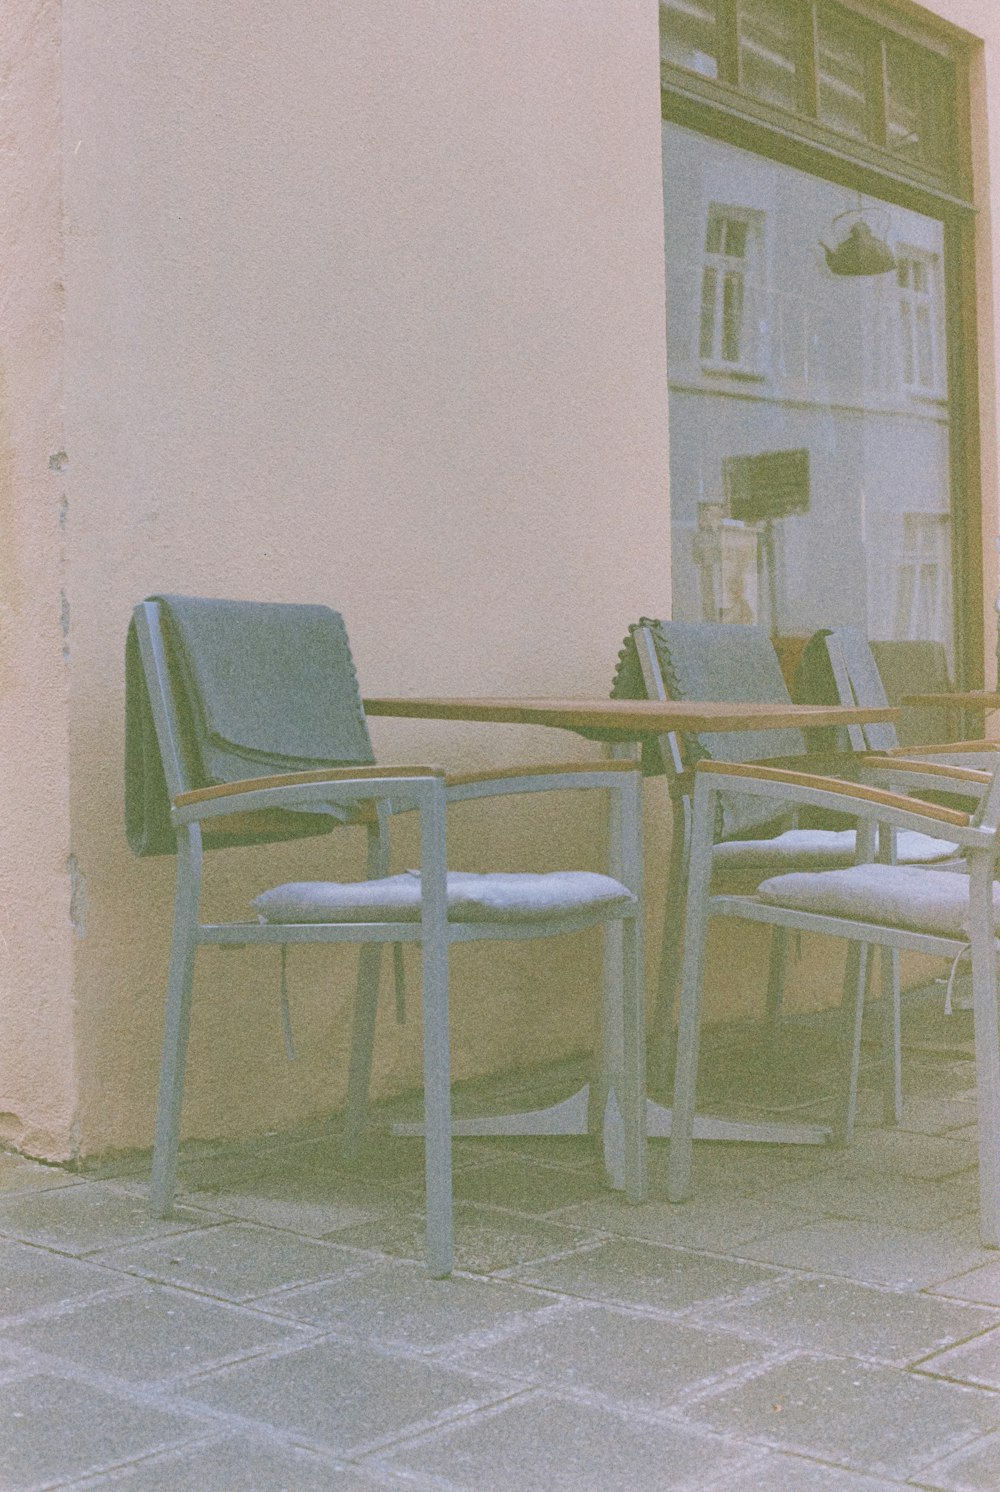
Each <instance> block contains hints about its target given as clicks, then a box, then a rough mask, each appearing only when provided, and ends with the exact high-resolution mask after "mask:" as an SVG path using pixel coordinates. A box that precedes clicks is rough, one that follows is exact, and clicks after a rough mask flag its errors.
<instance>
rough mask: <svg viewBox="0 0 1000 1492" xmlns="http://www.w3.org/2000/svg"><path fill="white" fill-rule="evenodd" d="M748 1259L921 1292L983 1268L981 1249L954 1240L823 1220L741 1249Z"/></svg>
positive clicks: (984, 1251) (928, 1234)
mask: <svg viewBox="0 0 1000 1492" xmlns="http://www.w3.org/2000/svg"><path fill="white" fill-rule="evenodd" d="M738 1251H739V1253H740V1254H741V1255H745V1256H746V1257H747V1258H748V1259H760V1260H762V1261H764V1262H766V1263H769V1264H781V1265H785V1266H787V1267H789V1268H792V1269H807V1270H811V1271H812V1270H814V1271H816V1272H817V1273H820V1274H840V1275H847V1276H848V1277H849V1278H851V1279H855V1280H860V1281H861V1282H863V1283H866V1284H872V1285H895V1286H897V1287H899V1288H909V1289H920V1288H922V1287H924V1286H927V1285H933V1284H936V1283H937V1282H938V1281H939V1280H941V1279H947V1278H948V1276H949V1275H952V1274H955V1273H956V1272H957V1271H958V1270H959V1269H960V1268H961V1265H962V1263H963V1262H964V1263H965V1264H966V1266H967V1267H968V1268H970V1269H971V1268H972V1266H973V1265H974V1264H976V1263H982V1262H983V1261H984V1260H985V1259H986V1258H987V1257H988V1256H987V1253H986V1250H985V1249H981V1248H977V1247H976V1246H975V1244H973V1243H964V1242H961V1241H960V1240H959V1238H958V1236H957V1235H955V1236H951V1235H947V1234H942V1233H917V1232H916V1231H914V1230H913V1229H905V1228H894V1227H888V1226H882V1225H880V1224H879V1223H869V1222H863V1221H862V1222H848V1221H844V1220H843V1219H840V1218H825V1219H824V1220H823V1221H822V1222H818V1223H809V1224H807V1225H806V1226H805V1227H803V1228H793V1229H791V1230H790V1231H789V1232H787V1233H776V1234H775V1235H774V1236H773V1237H772V1238H764V1239H758V1240H756V1241H755V1242H753V1243H747V1244H740V1245H739V1250H738Z"/></svg>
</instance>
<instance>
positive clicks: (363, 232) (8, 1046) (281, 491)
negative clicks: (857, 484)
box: [0, 0, 1000, 1157]
mask: <svg viewBox="0 0 1000 1492" xmlns="http://www.w3.org/2000/svg"><path fill="white" fill-rule="evenodd" d="M934 9H935V10H936V11H937V12H938V13H940V14H941V15H943V16H945V17H947V18H950V19H952V20H954V21H955V22H956V23H958V24H962V25H965V26H967V27H968V28H970V29H971V30H973V31H978V32H979V33H980V34H984V35H988V37H989V38H990V40H989V44H988V45H987V47H986V49H985V51H984V53H983V57H982V62H981V66H980V69H979V73H978V80H979V81H978V99H977V113H978V119H979V126H980V128H979V134H978V137H977V161H978V170H979V174H980V182H981V183H982V191H983V194H984V195H983V201H984V203H985V202H988V199H989V196H990V193H991V192H992V191H994V190H995V188H994V185H993V181H992V177H991V174H990V172H991V162H992V161H995V160H996V159H997V158H998V156H997V145H998V144H1000V141H998V140H997V138H996V133H997V130H998V129H1000V123H998V120H1000V62H998V43H1000V17H998V18H994V16H993V14H992V7H991V6H989V5H987V4H985V3H983V4H979V5H974V4H972V3H971V0H969V3H965V4H961V3H958V0H954V3H948V4H945V3H943V0H941V3H939V4H937V5H935V7H934ZM17 10H18V14H17V15H16V16H14V17H11V16H10V15H9V13H8V14H6V15H5V17H4V18H3V19H0V55H3V56H5V57H8V58H9V59H10V60H9V66H10V70H11V76H12V78H14V79H16V87H15V88H14V89H13V91H10V90H7V89H5V90H4V105H3V107H4V108H5V109H7V110H8V111H9V114H10V126H11V129H12V130H13V131H14V137H15V143H16V145H17V151H16V152H15V153H12V154H11V155H10V156H8V154H7V153H6V152H4V153H3V154H2V155H0V173H2V175H3V185H4V188H5V189H6V188H7V187H8V184H10V185H12V186H13V187H14V188H15V195H14V201H15V203H16V205H17V206H18V207H19V209H20V210H19V211H18V212H16V213H14V214H10V215H9V216H8V218H7V220H6V222H5V225H4V226H3V227H2V228H0V256H2V263H0V270H2V271H3V273H2V275H0V284H2V285H3V286H4V287H5V289H4V292H3V293H4V294H5V295H6V296H7V297H8V300H9V312H8V314H7V315H6V316H5V318H4V323H3V339H4V341H3V345H2V347H0V355H2V357H3V359H4V364H5V371H4V377H5V379H6V386H7V392H6V395H5V402H4V404H3V405H2V406H0V433H2V438H3V440H4V442H5V446H6V448H7V450H9V456H8V458H7V459H6V462H5V465H4V467H3V469H2V477H3V478H6V479H7V485H6V486H4V485H2V482H0V511H2V512H3V515H4V523H5V530H6V533H7V535H9V537H5V542H4V545H3V546H2V548H0V567H6V568H5V569H4V570H3V576H4V583H3V594H2V595H0V628H2V631H0V687H2V688H3V691H4V710H3V712H0V741H2V743H3V746H4V748H5V760H6V761H8V762H10V763H12V764H13V766H14V768H15V770H14V771H13V772H12V773H9V774H5V777H4V780H3V784H2V786H0V795H2V801H3V804H4V808H5V809H6V812H5V815H4V825H5V827H8V826H9V835H10V839H9V843H11V844H12V845H14V846H15V851H14V853H12V854H10V855H8V856H6V857H4V860H3V863H2V867H0V876H2V877H3V881H2V902H0V918H2V923H0V930H2V932H3V936H4V943H3V944H0V959H2V960H3V962H2V964H0V967H2V969H3V979H4V989H3V995H4V1001H5V1004H6V1006H7V1008H8V1011H9V1012H10V1014H9V1015H8V1018H7V1019H6V1020H5V1022H4V1023H3V1024H2V1025H0V1095H5V1094H7V1093H9V1094H10V1095H11V1097H10V1098H9V1099H8V1098H6V1097H0V1106H4V1107H9V1108H10V1109H11V1110H12V1112H13V1114H14V1115H15V1117H13V1118H11V1119H9V1120H3V1121H0V1122H2V1123H3V1124H4V1125H5V1128H4V1129H3V1130H2V1131H0V1138H2V1137H3V1136H7V1137H9V1138H11V1139H12V1140H13V1141H14V1142H15V1143H20V1144H22V1145H23V1146H24V1147H25V1148H27V1149H29V1150H31V1151H32V1152H33V1153H36V1154H44V1155H50V1156H53V1157H64V1156H66V1155H69V1154H71V1153H73V1152H74V1151H75V1150H77V1149H79V1150H82V1151H83V1152H84V1153H94V1152H97V1151H101V1150H107V1149H112V1148H118V1147H125V1146H135V1145H147V1144H148V1143H149V1142H150V1139H151V1128H152V1113H153V1103H154V1086H155V1074H156V1067H157V1062H158V1047H159V1040H160V1028H161V1019H162V1009H163V998H164V985H165V975H166V958H167V947H168V936H169V922H170V913H171V907H170V899H171V891H172V879H173V867H172V864H171V863H169V862H155V861H154V862H132V861H130V860H129V857H128V852H127V849H126V846H125V843H124V837H123V833H122V827H121V793H122V786H121V757H122V705H123V673H122V645H123V639H124V632H125V627H126V623H127V619H128V615H129V612H130V610H131V607H132V606H133V605H134V603H135V602H136V600H138V599H139V598H140V597H142V596H143V595H144V594H146V593H149V592H152V591H158V590H182V591H191V592H199V593H203V594H218V595H230V596H247V597H261V598H273V599H308V600H315V601H325V602H329V603H330V604H332V605H334V606H337V607H339V608H340V609H342V610H343V611H344V613H345V615H346V617H347V620H348V624H349V626H350V629H351V634H352V639H353V642H354V647H355V651H356V656H357V662H358V665H359V669H360V673H361V677H362V682H363V687H364V688H365V689H366V690H367V692H369V693H379V692H391V691H399V692H406V691H434V690H438V691H441V692H463V691H468V692H472V691H475V692H503V691H517V692H522V693H528V694H530V693H542V692H545V691H557V692H560V693H573V692H577V693H590V692H595V693H603V692H605V691H606V689H607V687H608V683H609V679H610V674H611V670H612V668H613V665H614V661H615V656H616V652H617V648H618V645H619V642H620V639H621V635H622V632H623V630H624V628H625V626H626V624H627V622H628V621H629V620H630V619H632V618H633V617H634V616H635V615H637V614H639V613H640V612H642V611H651V612H659V613H661V614H663V613H665V612H666V611H667V610H668V607H669V592H668V576H669V513H668V500H667V499H668V494H667V460H666V370H665V366H664V345H663V344H664V338H663V255H662V207H661V200H660V193H661V186H660V181H661V176H660V164H659V149H660V146H659V139H660V129H659V107H658V92H657V42H656V4H655V0H621V3H619V4H616V5H613V6H609V5H607V4H605V3H603V0H584V3H582V4H580V5H577V6H574V7H573V8H572V11H571V13H570V12H568V11H567V8H566V6H565V5H564V4H563V3H561V0H510V3H507V4H504V5H502V6H488V5H475V4H473V5H470V4H466V3H464V0H453V3H451V4H444V5H442V4H438V3H431V0H387V3H385V4H382V5H379V6H372V5H370V4H368V3H365V0H345V3H343V4H340V5H336V6H331V5H330V4H329V3H328V0H297V3H296V4H295V5H294V6H257V5H251V6H248V5H247V4H246V3H245V0H218V3H215V4H212V5H211V6H206V5H204V4H203V3H201V0H159V3H157V4H155V5H148V4H144V3H141V0H121V3H117V4H115V5H108V4H106V3H103V0H63V3H62V6H61V8H60V6H59V4H58V3H56V0H50V3H49V4H44V3H42V4H36V5H33V6H30V7H29V6H27V5H20V6H18V7H17ZM8 43H9V45H7V44H8ZM60 49H61V63H62V72H61V76H60V71H59V68H60ZM63 207H64V212H65V216H64V217H61V215H60V214H61V211H62V209H63ZM980 233H981V235H982V249H983V252H982V255H981V266H982V274H983V297H982V306H983V308H984V318H983V319H984V322H985V327H984V332H985V336H984V347H985V351H986V356H985V358H984V368H985V369H986V371H985V373H984V427H985V429H986V431H987V434H988V437H989V441H988V455H987V459H986V462H985V470H986V474H987V490H988V510H989V513H990V515H991V517H990V519H989V520H988V522H987V524H986V527H987V528H988V529H989V541H990V550H991V551H992V533H993V532H994V531H995V523H994V522H993V519H992V514H993V513H994V512H995V507H996V485H995V479H994V465H995V459H994V458H995V448H996V443H995V436H994V434H993V432H994V430H995V424H996V403H995V380H994V378H993V345H994V343H995V340H996V337H995V326H994V320H993V318H994V308H993V301H992V297H991V294H990V287H991V285H992V283H993V277H994V270H995V264H994V256H995V253H996V250H995V248H994V246H993V242H992V237H991V233H990V214H989V211H988V210H987V211H985V212H984V213H983V214H982V216H981V218H980ZM39 246H41V248H40V247H39ZM60 281H62V282H64V283H65V287H66V288H65V303H63V299H62V296H61V290H60ZM8 286H11V287H13V288H12V289H10V290H9V291H8V290H7V288H6V287H8ZM63 363H64V367H63ZM62 450H65V452H66V454H67V460H66V461H63V460H61V459H60V460H57V461H56V462H55V467H56V468H57V469H56V470H50V469H49V464H48V463H49V457H50V456H53V455H56V454H57V453H58V452H60V451H62ZM63 503H64V508H61V504H63ZM60 515H61V516H62V521H63V528H62V529H61V528H60ZM63 595H64V598H65V599H64V600H63V599H62V598H63ZM989 625H990V627H992V618H990V623H989ZM63 626H64V627H65V637H64V636H63V632H62V630H61V627H63ZM988 635H990V634H989V633H988ZM64 653H65V660H64V656H63V655H64ZM374 734H375V738H376V748H377V750H378V752H379V755H380V756H381V757H383V758H384V759H386V760H392V759H396V760H406V761H413V760H420V759H424V760H428V759H432V760H444V761H446V762H448V763H449V764H454V765H473V764H480V763H486V762H505V761H512V760H514V759H516V758H519V757H524V758H527V759H538V758H542V757H549V758H556V757H560V756H564V755H565V754H566V751H567V742H566V741H564V740H563V739H561V738H560V737H559V736H557V735H556V734H554V733H553V734H551V735H549V734H547V733H544V732H531V731H518V730H514V729H502V730H489V729H487V728H485V727H466V728H460V727H455V726H448V727H443V726H441V727H435V726H419V725H415V724H404V723H401V722H396V723H393V722H375V725H374ZM580 749H581V750H588V751H590V750H592V749H593V748H583V747H581V748H580ZM67 784H68V788H69V791H68V792H67ZM650 798H651V817H652V820H653V823H652V827H653V828H654V829H658V828H659V827H661V825H660V818H661V816H662V802H661V799H660V796H659V795H658V794H657V793H656V792H652V793H651V794H650ZM70 808H71V817H70ZM598 824H599V815H597V813H596V810H595V808H594V806H593V805H590V806H586V805H585V806H584V807H575V806H573V805H572V804H567V805H566V806H564V807H553V808H551V809H550V810H549V812H548V814H547V816H546V820H545V822H544V824H543V825H542V827H541V829H539V828H538V827H537V820H536V818H535V806H534V805H533V806H532V810H531V812H530V813H529V812H526V811H524V810H521V809H517V808H511V807H499V806H490V807H487V808H475V807H473V808H466V809H463V810H460V811H459V812H458V813H457V814H456V816H455V819H454V821H453V835H452V846H453V860H454V862H455V863H459V864H461V863H464V864H466V865H470V866H474V865H477V864H480V863H492V864H495V865H497V864H501V863H511V864H513V863H520V864H528V865H534V864H538V865H542V864H544V863H558V862H559V861H564V862H565V863H570V862H572V861H576V862H578V863H581V864H595V863H597V857H598V855H599V840H600V836H599V834H596V833H595V832H594V830H595V829H596V828H597V826H598ZM352 833H353V831H349V832H345V834H344V835H343V836H342V838H341V839H340V840H339V842H338V843H337V844H335V845H334V844H333V843H332V842H322V841H321V842H319V843H318V845H312V846H310V845H305V846H302V847H300V848H298V849H296V850H291V849H288V850H283V851H279V852H278V853H277V854H275V855H274V856H273V857H272V856H266V855H258V856H256V857H255V856H254V855H253V854H251V853H250V852H235V851H233V852H227V853H226V854H224V855H222V856H219V857H217V860H216V875H217V877H218V882H219V884H218V889H217V891H215V892H213V893H212V896H211V897H210V900H209V907H211V906H212V905H219V906H224V907H226V908H228V909H231V910H237V909H241V908H242V907H244V906H245V903H246V901H247V899H248V898H249V896H250V895H252V894H253V893H254V891H255V890H257V889H260V887H261V885H263V884H264V882H265V880H266V879H272V878H274V877H278V876H282V877H283V876H285V875H288V874H293V873H294V874H296V875H309V874H341V875H354V874H360V873H361V862H360V854H361V845H360V844H359V843H357V842H356V841H354V840H353V839H352V837H351V835H352ZM412 853H413V850H412V845H409V844H408V843H407V842H406V840H405V836H404V839H403V842H402V843H401V844H400V847H399V852H398V863H399V864H400V865H405V864H407V863H410V861H409V859H408V857H410V856H412ZM71 872H72V873H71ZM659 887H660V877H659V875H657V877H656V878H655V880H654V892H655V891H658V890H659ZM352 964H353V960H352V959H351V958H350V957H349V956H344V957H340V956H338V953H337V951H332V950H327V951H323V952H320V951H316V950H301V951H299V952H298V953H297V954H296V955H295V956H293V959H292V962H291V975H292V1000H293V1011H294V1017H295V1024H296V1030H297V1035H298V1039H299V1046H300V1049H301V1052H302V1056H301V1058H300V1061H299V1062H298V1063H297V1064H296V1065H295V1066H294V1067H291V1068H289V1066H288V1065H287V1063H286V1061H285V1058H284V1055H283V1049H282V1045H281V1040H280V1034H279V1029H278V1021H277V974H276V959H275V958H274V957H268V955H267V953H261V952H258V953H251V952H233V953H221V952H218V951H215V950H207V951H205V952H204V953H203V954H202V955H201V956H200V958H199V978H198V998H197V1003H196V1010H195V1023H194V1031H193V1037H192V1060H191V1070H190V1081H189V1087H188V1095H187V1102H186V1108H185V1129H186V1132H187V1133H189V1134H203V1135H204V1134H222V1133H235V1132H240V1131H247V1130H259V1129H264V1128H268V1127H273V1126H275V1125H279V1124H280V1125H286V1124H290V1123H294V1122H295V1121H296V1120H297V1119H300V1118H303V1117H306V1116H308V1115H310V1114H313V1113H317V1112H320V1111H323V1110H325V1109H329V1108H330V1107H332V1106H335V1105H336V1104H337V1103H338V1102H339V1101H340V1098H341V1096H342V1092H343V1084H344V1071H345V1054H346V1039H347V1038H346V1020H347V1013H348V1009H349V991H350V984H351V969H352ZM454 965H455V976H456V981H455V982H456V995H455V1028H456V1043H455V1044H456V1067H457V1071H458V1073H459V1074H460V1075H469V1074H472V1073H477V1072H482V1071H488V1070H495V1069H497V1068H500V1067H503V1066H506V1065H510V1064H512V1063H530V1062H533V1061H537V1060H542V1059H544V1058H545V1057H548V1056H553V1055H557V1054H559V1053H562V1052H565V1051H566V1050H568V1049H574V1048H578V1047H580V1046H584V1045H586V1042H587V1039H588V1036H589V1032H590V1029H591V1024H592V1014H593V990H594V985H595V982H596V978H597V974H598V958H597V947H596V944H595V943H594V942H593V941H590V942H588V941H587V940H586V939H584V940H583V941H582V942H580V943H578V944H577V945H574V947H573V949H572V950H571V949H570V946H569V945H568V944H566V945H559V944H552V945H548V946H547V947H544V948H543V947H542V945H526V946H525V947H524V948H523V949H519V948H512V949H507V948H503V950H502V952H498V951H497V950H495V949H490V950H488V951H487V950H484V949H459V950H457V952H456V956H455V960H454ZM413 982H414V984H416V982H417V981H416V974H415V971H414V979H413ZM542 991H544V998H543V997H542ZM388 1003H389V1002H386V1004H387V1006H388ZM418 1036H419V1033H418V1021H417V1020H416V1018H414V1019H413V1020H411V1023H410V1024H409V1025H408V1026H407V1027H406V1028H404V1029H402V1030H399V1029H397V1028H396V1027H395V1026H394V1025H393V1024H392V1022H391V1018H389V1017H388V1016H387V1018H386V1020H385V1024H384V1029H383V1031H382V1033H381V1040H380V1045H379V1054H380V1055H379V1068H378V1073H377V1084H378V1087H379V1089H380V1091H386V1090H389V1089H399V1088H403V1087H407V1086H411V1085H413V1084H415V1083H416V1082H417V1081H418V1080H419V1039H418Z"/></svg>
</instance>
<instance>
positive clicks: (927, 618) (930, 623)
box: [892, 513, 951, 640]
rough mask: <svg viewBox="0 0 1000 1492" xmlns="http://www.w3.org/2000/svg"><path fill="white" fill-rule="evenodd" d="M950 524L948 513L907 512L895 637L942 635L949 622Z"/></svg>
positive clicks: (899, 576) (904, 525)
mask: <svg viewBox="0 0 1000 1492" xmlns="http://www.w3.org/2000/svg"><path fill="white" fill-rule="evenodd" d="M950 537H951V536H950V525H949V522H948V517H947V514H945V513H905V514H904V515H903V546H902V558H901V560H900V565H899V574H898V579H897V589H896V617H895V625H894V627H893V633H892V635H893V637H896V638H901V639H903V640H907V639H909V640H914V639H918V638H939V637H941V636H942V634H943V632H944V630H945V628H946V626H947V609H948V551H949V542H950Z"/></svg>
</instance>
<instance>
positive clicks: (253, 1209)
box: [180, 1174, 391, 1238]
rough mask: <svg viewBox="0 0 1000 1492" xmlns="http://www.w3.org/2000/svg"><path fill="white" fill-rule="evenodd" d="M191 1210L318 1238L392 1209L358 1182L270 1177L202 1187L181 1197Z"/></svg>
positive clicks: (379, 1193) (378, 1194)
mask: <svg viewBox="0 0 1000 1492" xmlns="http://www.w3.org/2000/svg"><path fill="white" fill-rule="evenodd" d="M180 1195H181V1196H182V1198H183V1200H184V1201H185V1202H186V1203H188V1204H189V1205H190V1206H192V1207H204V1208H207V1209H209V1210H210V1211H212V1212H214V1213H215V1214H217V1215H219V1216H222V1217H234V1218H242V1219H243V1220H244V1221H246V1222H251V1223H263V1224H264V1225H265V1226H266V1227H271V1228H288V1229H291V1230H292V1231H293V1232H296V1233H305V1234H307V1235H309V1236H311V1237H313V1238H322V1237H323V1235H324V1234H326V1233H331V1232H333V1231H334V1230H335V1229H337V1228H351V1227H355V1226H356V1225H357V1224H358V1223H367V1222H372V1221H374V1220H375V1219H376V1218H378V1217H380V1216H381V1215H382V1214H383V1213H384V1212H385V1211H386V1210H387V1208H388V1207H389V1206H390V1205H391V1203H390V1200H389V1199H388V1198H387V1197H386V1195H385V1193H384V1192H382V1191H380V1190H378V1189H377V1188H373V1187H371V1186H367V1185H366V1184H365V1183H363V1182H354V1183H352V1184H346V1185H337V1186H326V1187H324V1186H321V1185H316V1184H313V1185H306V1184H304V1183H303V1182H302V1180H301V1178H300V1177H297V1176H294V1175H290V1176H289V1175H284V1174H269V1175H265V1176H260V1177H255V1178H253V1179H248V1180H245V1181H243V1182H241V1183H240V1184H239V1185H234V1186H219V1187H215V1186H213V1187H203V1188H202V1189H201V1190H200V1191H190V1192H183V1193H181V1194H180Z"/></svg>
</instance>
